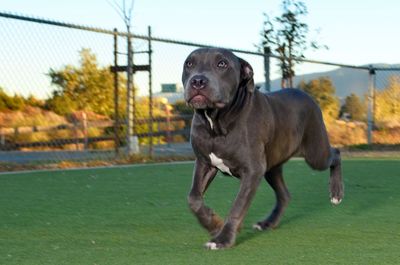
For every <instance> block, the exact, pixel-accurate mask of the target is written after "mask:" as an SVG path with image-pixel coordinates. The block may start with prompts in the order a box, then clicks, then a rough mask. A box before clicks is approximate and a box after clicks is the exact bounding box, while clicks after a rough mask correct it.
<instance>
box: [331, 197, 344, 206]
mask: <svg viewBox="0 0 400 265" xmlns="http://www.w3.org/2000/svg"><path fill="white" fill-rule="evenodd" d="M341 201H342V200H341V199H338V198H335V197H333V198H331V203H332V204H333V205H338V204H339V203H340V202H341Z"/></svg>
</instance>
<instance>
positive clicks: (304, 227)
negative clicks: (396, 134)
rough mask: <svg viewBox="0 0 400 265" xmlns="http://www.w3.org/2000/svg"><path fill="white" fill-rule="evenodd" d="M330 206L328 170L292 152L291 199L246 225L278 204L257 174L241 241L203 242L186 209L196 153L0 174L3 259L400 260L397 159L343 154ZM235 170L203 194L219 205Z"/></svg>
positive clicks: (288, 171)
mask: <svg viewBox="0 0 400 265" xmlns="http://www.w3.org/2000/svg"><path fill="white" fill-rule="evenodd" d="M343 164H344V165H343V170H344V176H345V185H346V189H345V191H346V195H345V199H344V201H343V202H342V204H341V205H340V206H338V207H333V206H331V205H330V203H329V198H328V191H327V189H328V185H327V183H328V172H315V171H312V170H310V169H309V168H308V167H307V166H306V165H305V163H304V162H303V161H297V160H295V161H291V162H289V163H288V164H287V165H286V167H285V171H284V174H285V176H286V182H287V184H288V187H289V190H290V191H291V194H292V202H291V204H290V205H289V207H288V209H287V212H286V214H285V216H284V217H283V220H282V223H281V225H280V227H279V228H278V229H276V230H273V231H267V232H258V231H253V230H252V229H251V225H252V224H253V223H254V222H256V221H258V220H259V219H260V218H262V217H264V216H265V215H266V213H267V212H269V211H270V210H271V208H272V206H273V204H274V195H273V193H272V191H271V189H270V188H269V187H268V186H267V184H266V182H263V183H262V185H261V186H260V188H259V190H258V193H257V196H256V198H255V200H254V201H253V204H252V207H251V208H250V210H249V213H248V215H247V217H246V220H245V224H244V227H243V229H242V231H241V233H240V234H239V236H238V238H237V245H236V246H235V247H234V248H232V249H227V250H222V251H207V250H205V249H203V244H204V243H205V242H206V241H207V240H208V235H207V234H206V232H205V231H204V230H203V229H202V228H201V227H200V226H199V225H198V224H197V222H196V220H195V219H194V217H193V216H192V215H191V213H190V212H189V210H188V207H187V204H186V194H187V192H188V190H189V187H190V184H191V172H192V167H193V164H192V163H186V164H165V165H144V166H132V167H124V168H122V167H119V168H110V169H89V170H70V171H48V172H33V173H32V172H30V173H21V174H19V173H17V174H15V173H14V174H2V175H0V264H4V265H8V264H18V265H22V264H38V265H39V264H40V265H41V264H54V265H60V264H86V265H88V264H89V265H93V264H98V265H101V264H152V265H153V264H164V265H165V264H196V265H198V264H274V265H277V264H380V265H381V264H400V160H374V159H352V160H345V161H344V163H343ZM238 184H239V182H238V180H236V179H233V178H229V177H223V176H221V177H218V178H216V180H215V181H214V183H213V185H211V187H210V189H209V191H208V192H207V195H206V201H207V204H208V205H209V206H212V207H213V208H214V209H216V211H217V212H218V213H220V214H222V215H225V214H226V213H227V211H228V209H229V207H230V205H231V203H232V201H233V199H234V196H235V194H236V191H237V189H238Z"/></svg>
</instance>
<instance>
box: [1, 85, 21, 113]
mask: <svg viewBox="0 0 400 265" xmlns="http://www.w3.org/2000/svg"><path fill="white" fill-rule="evenodd" d="M24 106H25V100H24V98H23V97H22V96H20V95H18V94H16V95H14V96H13V97H12V96H9V95H7V93H6V92H4V90H3V88H1V87H0V111H3V110H21V109H23V108H24Z"/></svg>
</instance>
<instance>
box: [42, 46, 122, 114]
mask: <svg viewBox="0 0 400 265" xmlns="http://www.w3.org/2000/svg"><path fill="white" fill-rule="evenodd" d="M49 76H50V78H51V83H52V84H53V85H56V87H57V88H58V89H57V90H56V91H54V92H53V96H52V97H51V98H50V99H49V100H47V102H46V106H47V107H48V108H49V109H51V110H54V111H55V112H57V113H58V114H67V113H71V112H73V111H77V110H88V111H93V112H95V113H98V114H103V115H108V116H110V115H111V114H112V113H113V109H114V95H113V93H114V92H113V91H114V85H113V76H112V73H111V72H110V71H109V68H108V67H100V66H99V65H98V62H97V59H96V56H95V55H94V54H93V53H92V52H91V51H90V49H82V50H81V51H80V64H79V66H78V67H76V66H71V65H67V66H65V67H63V68H62V69H60V70H54V69H50V71H49ZM120 95H123V93H120ZM120 102H122V101H120Z"/></svg>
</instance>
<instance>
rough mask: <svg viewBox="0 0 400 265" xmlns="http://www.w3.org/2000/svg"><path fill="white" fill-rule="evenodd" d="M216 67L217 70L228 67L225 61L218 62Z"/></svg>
mask: <svg viewBox="0 0 400 265" xmlns="http://www.w3.org/2000/svg"><path fill="white" fill-rule="evenodd" d="M217 66H218V67H219V68H226V67H228V63H227V62H226V61H225V60H221V61H219V62H218V64H217Z"/></svg>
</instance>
